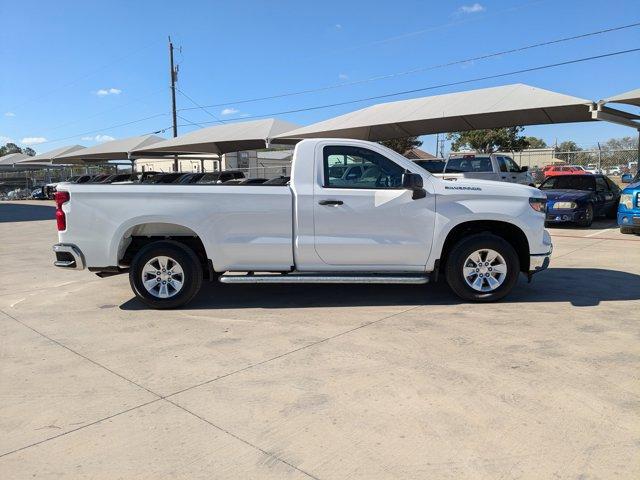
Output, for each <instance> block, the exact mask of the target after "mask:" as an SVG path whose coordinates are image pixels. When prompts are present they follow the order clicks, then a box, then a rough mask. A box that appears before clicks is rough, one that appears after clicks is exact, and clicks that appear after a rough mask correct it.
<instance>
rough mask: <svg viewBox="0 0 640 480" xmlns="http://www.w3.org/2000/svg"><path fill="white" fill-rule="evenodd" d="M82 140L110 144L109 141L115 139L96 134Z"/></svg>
mask: <svg viewBox="0 0 640 480" xmlns="http://www.w3.org/2000/svg"><path fill="white" fill-rule="evenodd" d="M82 140H84V141H85V142H97V143H104V142H110V141H111V140H115V138H113V137H112V136H111V135H100V134H98V135H96V136H95V137H82Z"/></svg>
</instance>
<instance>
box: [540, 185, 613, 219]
mask: <svg viewBox="0 0 640 480" xmlns="http://www.w3.org/2000/svg"><path fill="white" fill-rule="evenodd" d="M539 188H540V190H542V191H543V192H544V193H546V194H547V218H546V223H547V224H548V225H552V224H563V223H573V224H576V225H578V226H580V227H589V226H590V225H591V224H592V223H593V219H594V218H596V217H600V216H605V217H607V218H615V217H616V212H617V209H618V202H619V200H620V188H619V187H618V186H617V185H616V184H615V183H613V181H612V180H610V179H609V178H608V177H606V176H605V175H592V174H590V173H589V174H585V175H559V176H554V177H549V178H547V179H546V180H545V181H544V182H542V185H540V187H539Z"/></svg>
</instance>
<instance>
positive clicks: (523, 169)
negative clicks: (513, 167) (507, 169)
mask: <svg viewBox="0 0 640 480" xmlns="http://www.w3.org/2000/svg"><path fill="white" fill-rule="evenodd" d="M520 171H521V172H522V173H524V172H528V171H529V167H527V166H524V167H520Z"/></svg>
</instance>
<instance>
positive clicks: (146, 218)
mask: <svg viewBox="0 0 640 480" xmlns="http://www.w3.org/2000/svg"><path fill="white" fill-rule="evenodd" d="M146 224H164V225H167V226H174V227H179V228H185V229H188V230H191V231H192V232H193V233H195V235H196V236H197V237H199V238H200V240H201V241H202V244H203V245H204V248H205V251H206V253H207V259H209V260H212V259H213V257H212V252H211V251H210V250H211V249H210V248H209V246H208V244H207V243H206V242H205V241H204V238H205V237H204V236H203V234H202V232H201V231H200V229H199V227H198V226H197V225H194V224H193V223H190V222H182V223H176V222H175V217H174V218H171V217H169V216H165V215H143V216H139V217H133V218H130V219H128V220H126V221H125V222H123V223H122V225H120V226H119V227H118V228H117V230H116V231H115V232H114V234H113V237H112V238H111V241H110V242H109V247H108V248H109V259H111V260H112V261H113V265H117V264H118V262H119V260H120V258H121V254H122V253H123V252H124V250H125V249H126V247H127V245H128V242H127V241H126V238H127V236H126V233H127V232H128V231H131V230H133V229H134V228H136V227H139V226H142V225H146ZM175 233H177V234H178V235H174V236H185V235H184V232H175ZM159 234H161V235H165V234H166V235H167V236H171V235H172V232H171V229H170V228H168V229H167V231H166V233H165V232H160V233H159Z"/></svg>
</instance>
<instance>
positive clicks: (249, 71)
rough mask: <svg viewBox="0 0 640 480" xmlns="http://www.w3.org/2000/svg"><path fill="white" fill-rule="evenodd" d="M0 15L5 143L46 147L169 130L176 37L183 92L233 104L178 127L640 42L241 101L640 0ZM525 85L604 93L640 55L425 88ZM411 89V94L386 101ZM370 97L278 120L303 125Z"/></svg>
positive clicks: (574, 44) (627, 9)
mask: <svg viewBox="0 0 640 480" xmlns="http://www.w3.org/2000/svg"><path fill="white" fill-rule="evenodd" d="M0 18H3V22H2V23H3V25H2V29H1V32H0V57H1V58H2V65H3V68H2V70H3V72H2V75H1V76H0V143H4V142H5V141H7V140H8V139H11V140H12V141H15V142H16V143H19V144H21V145H24V144H28V145H30V146H31V147H33V148H35V149H36V150H37V151H38V152H43V151H47V150H51V149H53V148H57V147H60V146H63V145H68V144H74V143H80V144H84V145H93V144H95V143H96V142H99V141H104V140H106V139H110V138H120V137H126V136H131V135H139V134H144V133H149V132H152V131H156V130H160V129H163V128H166V127H169V126H170V125H171V117H170V94H169V88H168V60H167V36H168V35H171V36H172V38H173V40H174V44H175V45H176V47H182V52H176V60H177V62H178V63H179V65H180V76H179V82H178V87H179V88H180V90H181V91H182V92H184V94H186V95H187V96H188V97H190V98H191V99H193V100H195V101H196V102H197V103H198V104H200V105H217V104H225V105H218V106H213V107H210V108H207V110H208V112H205V111H203V110H200V109H194V110H182V111H180V112H179V114H180V115H181V117H183V118H181V119H179V124H180V125H181V127H180V129H179V131H180V132H181V133H185V132H187V131H190V130H193V129H196V128H199V127H198V126H195V125H192V124H190V122H192V123H200V124H201V125H203V126H209V125H212V124H214V123H211V122H215V118H214V117H217V118H219V119H223V120H225V121H228V120H232V119H241V118H249V117H250V116H254V115H264V114H269V113H277V112H283V111H288V110H295V109H300V108H305V107H314V106H319V105H326V104H331V103H337V102H343V101H348V100H353V99H358V98H363V97H368V96H373V95H381V94H386V93H390V92H395V91H402V90H407V89H412V88H421V87H427V86H430V85H438V84H441V83H448V82H455V81H461V80H466V79H471V78H475V77H481V76H486V75H492V74H495V73H503V72H509V71H513V70H518V69H524V68H528V67H532V66H538V65H545V64H550V63H555V62H562V61H565V60H571V59H575V58H581V57H586V56H591V55H598V54H601V53H607V52H612V51H616V50H624V49H630V48H635V47H640V28H638V27H636V28H631V29H626V30H623V31H619V32H614V33H609V34H606V35H600V36H596V37H591V38H587V39H582V40H575V41H571V42H567V43H561V44H558V45H555V46H548V47H542V48H537V49H533V50H528V51H525V52H522V53H516V54H509V55H503V56H500V57H497V58H492V59H489V60H482V61H475V62H469V63H465V64H462V65H456V66H452V67H447V68H439V69H433V70H426V71H422V72H420V73H416V74H410V75H403V76H397V77H393V78H390V79H384V80H379V81H371V82H367V83H363V84H360V85H352V86H344V87H340V88H335V89H330V90H325V91H321V92H315V93H310V94H305V95H297V96H291V97H285V98H280V99H271V100H263V101H258V102H247V103H239V102H238V101H239V100H243V99H252V98H256V97H263V96H269V95H276V94H280V93H286V92H292V91H299V90H305V89H313V88H318V87H324V86H328V85H335V84H339V83H344V82H347V83H348V82H352V81H358V80H363V79H368V78H371V77H374V76H378V75H386V74H392V73H397V72H404V71H407V70H411V69H415V68H419V67H428V66H432V65H438V64H442V63H447V62H451V61H456V60H463V59H467V58H472V57H476V56H479V55H484V54H488V53H492V52H498V51H502V50H506V49H510V48H517V47H521V46H525V45H529V44H533V43H537V42H542V41H547V40H552V39H556V38H562V37H566V36H571V35H577V34H581V33H587V32H591V31H596V30H600V29H604V28H609V27H616V26H621V25H625V24H629V23H633V22H637V21H640V9H639V8H638V1H637V0H627V1H624V0H608V1H606V2H603V1H589V0H579V1H555V0H539V1H535V0H521V1H512V2H510V1H502V0H479V1H478V2H475V1H451V2H445V1H417V0H412V1H406V0H396V1H393V2H384V1H380V2H371V1H349V0H342V1H333V0H326V1H323V2H306V1H302V0H301V1H298V2H294V1H279V0H271V1H268V2H267V1H249V0H247V1H241V0H238V1H228V2H222V1H204V0H191V1H190V0H183V1H181V2H171V3H170V2H157V1H155V2H152V1H140V0H138V1H131V0H130V1H120V0H117V1H109V2H87V1H65V0H60V1H56V2H42V1H29V0H23V1H20V2H15V1H10V0H0ZM516 82H522V83H528V84H531V85H534V86H537V87H541V88H547V89H550V90H555V91H559V92H562V93H566V94H570V95H575V96H578V97H582V98H587V99H592V100H598V99H600V98H605V97H607V96H609V95H612V94H615V93H620V92H623V91H627V90H631V89H633V88H638V87H639V86H640V52H636V53H630V54H627V55H623V56H617V57H612V58H608V59H603V60H596V61H593V62H587V63H580V64H575V65H571V66H564V67H559V68H554V69H548V70H542V71H538V72H532V73H527V74H519V75H513V76H510V77H505V78H500V79H495V80H485V81H480V82H475V83H471V84H467V85H464V86H458V87H448V88H441V89H437V90H432V91H430V92H429V93H426V94H425V95H434V94H438V93H447V92H452V91H460V90H467V89H472V88H482V87H488V86H494V85H504V84H508V83H516ZM414 96H415V95H414ZM418 96H420V94H418ZM402 98H411V96H399V97H396V98H394V99H392V100H396V99H402ZM177 100H178V108H180V109H184V108H190V107H194V103H192V102H191V101H190V100H189V99H188V98H187V97H186V96H185V95H183V94H182V93H178V98H177ZM372 103H375V102H371V101H370V102H362V103H357V104H353V105H347V106H340V107H332V108H325V109H317V110H312V111H308V112H299V113H292V114H285V115H279V117H280V118H283V119H285V120H289V121H292V122H297V123H300V124H309V123H312V122H315V121H318V120H323V119H326V118H330V117H333V116H336V115H339V114H342V113H346V112H348V111H351V110H355V109H357V108H361V107H365V106H367V105H370V104H372ZM141 119H145V120H141ZM205 122H207V123H205ZM122 124H127V125H122ZM116 125H120V126H116ZM114 126H116V127H114ZM526 132H527V134H530V135H536V136H540V137H542V138H544V139H545V140H546V141H547V143H549V144H552V143H553V142H554V141H555V140H556V139H558V141H562V140H565V139H572V140H575V141H576V142H578V143H579V144H582V145H594V144H595V143H596V142H598V141H604V140H606V139H608V138H611V137H620V136H625V135H626V136H628V135H633V134H634V132H633V130H631V129H629V128H625V127H622V126H615V125H611V124H605V123H601V122H597V123H593V124H591V123H590V124H570V125H553V126H536V127H528V128H527V129H526ZM163 135H165V136H170V131H168V130H167V131H166V132H165V133H164V134H163ZM424 140H425V145H424V147H423V148H425V149H426V150H429V151H433V149H434V137H432V136H429V137H425V138H424Z"/></svg>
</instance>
